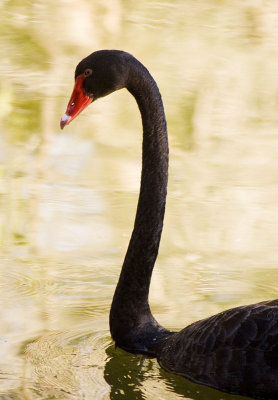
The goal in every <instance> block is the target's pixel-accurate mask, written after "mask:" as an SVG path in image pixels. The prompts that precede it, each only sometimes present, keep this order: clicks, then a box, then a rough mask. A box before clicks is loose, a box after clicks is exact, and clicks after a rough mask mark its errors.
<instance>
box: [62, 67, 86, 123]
mask: <svg viewBox="0 0 278 400" xmlns="http://www.w3.org/2000/svg"><path fill="white" fill-rule="evenodd" d="M84 79H85V75H83V74H82V75H79V76H78V77H77V78H76V79H75V85H74V88H73V92H72V95H71V98H70V101H69V103H68V106H67V110H66V113H65V114H64V115H63V116H62V118H61V121H60V127H61V129H63V128H64V126H65V125H68V124H69V123H70V122H71V121H72V120H73V119H74V118H75V117H76V116H77V115H78V114H79V113H81V111H83V110H84V108H86V107H87V106H88V105H89V104H90V103H91V102H92V101H93V99H92V98H91V97H89V96H87V95H86V93H85V91H84V89H83V87H82V84H83V81H84Z"/></svg>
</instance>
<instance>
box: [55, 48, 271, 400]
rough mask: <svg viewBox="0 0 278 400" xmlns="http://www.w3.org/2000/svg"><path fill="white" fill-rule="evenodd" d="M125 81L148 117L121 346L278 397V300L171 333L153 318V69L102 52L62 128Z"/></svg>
mask: <svg viewBox="0 0 278 400" xmlns="http://www.w3.org/2000/svg"><path fill="white" fill-rule="evenodd" d="M122 88H126V89H127V90H128V91H129V92H130V93H131V94H132V95H133V96H134V97H135V99H136V101H137V104H138V107H139V110H140V113H141V117H142V124H143V156H142V158H143V159H142V175H141V188H140V194H139V201H138V206H137V213H136V218H135V223H134V229H133V232H132V236H131V239H130V242H129V246H128V250H127V253H126V256H125V259H124V263H123V266H122V270H121V274H120V278H119V281H118V284H117V288H116V291H115V294H114V298H113V302H112V306H111V311H110V331H111V335H112V338H113V340H114V341H115V343H116V345H117V346H119V347H121V348H122V349H124V350H126V351H129V352H132V353H142V354H146V355H149V356H153V357H156V358H157V359H158V362H159V364H160V365H161V367H162V368H164V369H165V370H167V371H169V372H173V373H176V374H180V375H183V376H184V377H186V378H188V379H190V380H192V381H194V382H197V383H200V384H203V385H207V386H211V387H214V388H216V389H219V390H222V391H225V392H229V393H234V394H240V395H245V396H249V397H253V398H257V399H275V400H277V399H278V300H274V301H266V302H263V303H258V304H252V305H246V306H242V307H236V308H233V309H230V310H227V311H223V312H221V313H219V314H217V315H214V316H212V317H209V318H206V319H203V320H201V321H198V322H195V323H193V324H191V325H189V326H188V327H187V328H184V329H183V330H182V331H180V332H171V331H169V330H167V329H165V328H163V327H162V326H161V325H159V324H158V322H157V321H156V320H155V318H154V317H153V315H152V313H151V310H150V307H149V303H148V294H149V286H150V280H151V275H152V270H153V267H154V263H155V260H156V257H157V253H158V248H159V242H160V237H161V232H162V227H163V218H164V210H165V201H166V193H167V180H168V137H167V126H166V120H165V115H164V109H163V103H162V99H161V96H160V92H159V90H158V87H157V85H156V83H155V81H154V79H153V78H152V76H151V75H150V73H149V72H148V70H147V69H146V68H145V67H144V66H143V65H142V64H141V63H140V62H139V61H138V60H137V59H136V58H134V57H133V56H132V55H130V54H128V53H126V52H124V51H119V50H101V51H96V52H94V53H92V54H91V55H89V56H88V57H86V58H84V59H83V60H82V61H81V62H80V63H79V64H78V65H77V67H76V71H75V86H74V89H73V93H72V96H71V98H70V101H69V103H68V107H67V110H66V113H65V114H64V116H63V117H62V119H61V123H60V125H61V128H64V126H65V125H67V124H69V123H70V122H71V121H72V120H73V119H74V118H75V117H76V116H77V115H78V114H79V113H80V112H81V111H82V110H83V109H84V108H85V107H86V106H87V105H89V104H90V103H91V102H93V101H94V100H96V99H98V98H100V97H103V96H106V95H108V94H110V93H112V92H114V91H115V90H118V89H122Z"/></svg>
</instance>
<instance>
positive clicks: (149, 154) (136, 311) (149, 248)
mask: <svg viewBox="0 0 278 400" xmlns="http://www.w3.org/2000/svg"><path fill="white" fill-rule="evenodd" d="M127 89H128V90H129V92H130V93H131V94H132V95H133V96H134V97H135V99H136V101H137V104H138V107H139V109H140V112H141V117H142V124H143V155H142V175H141V188H140V195H139V201H138V206H137V213H136V218H135V223H134V229H133V232H132V236H131V239H130V242H129V246H128V250H127V253H126V256H125V260H124V263H123V266H122V271H121V275H120V278H119V282H118V285H117V288H116V291H115V294H114V298H113V303H112V306H111V312H110V330H111V334H112V337H113V339H114V340H115V342H116V344H117V345H119V346H120V347H123V348H126V349H128V350H130V351H144V348H146V347H148V343H147V342H148V341H149V339H150V338H151V337H152V340H156V339H157V337H158V336H159V335H158V336H157V334H156V333H157V331H159V332H161V331H163V332H164V331H165V330H164V329H163V328H161V327H160V326H159V325H158V324H157V322H156V321H155V320H154V318H153V316H152V314H151V312H150V308H149V303H148V295H149V287H150V280H151V275H152V270H153V267H154V263H155V260H156V257H157V253H158V248H159V242H160V237H161V232H162V227H163V218H164V211H165V202H166V193H167V181H168V137H167V126H166V120H165V115H164V109H163V103H162V100H161V96H160V93H159V90H158V87H157V85H156V83H155V81H154V80H153V78H152V77H151V75H150V74H149V72H148V71H147V70H146V69H145V67H143V66H142V64H140V63H139V62H137V61H136V60H134V61H133V63H132V67H131V70H130V74H129V82H128V84H127ZM154 336H155V339H154V338H153V337H154ZM147 337H148V338H147ZM144 342H145V343H144Z"/></svg>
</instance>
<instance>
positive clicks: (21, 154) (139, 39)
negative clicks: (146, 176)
mask: <svg viewBox="0 0 278 400" xmlns="http://www.w3.org/2000/svg"><path fill="white" fill-rule="evenodd" d="M0 11H1V27H0V30H1V35H0V38H1V39H0V41H1V46H0V49H1V50H0V52H1V63H0V71H1V74H0V102H1V107H0V205H1V207H0V246H1V255H0V316H1V324H0V398H1V399H3V400H4V399H5V400H6V399H31V398H32V399H53V398H55V399H56V398H57V399H73V400H79V399H80V400H81V399H92V398H95V399H109V398H110V399H120V398H126V399H142V400H147V399H153V398H159V399H167V400H168V399H180V398H186V399H194V400H195V399H196V400H197V399H198V400H199V399H203V400H220V399H225V400H232V399H235V398H237V399H239V397H235V396H231V395H226V394H222V393H219V392H217V391H214V390H212V389H208V388H203V387H201V386H198V385H195V384H193V383H190V382H188V381H186V380H185V379H183V378H180V377H176V376H174V375H171V374H167V373H166V372H164V371H162V370H161V369H160V368H159V366H158V364H157V362H156V361H155V360H153V359H148V358H146V357H143V356H136V355H131V354H128V353H125V352H124V351H122V350H120V349H115V348H114V345H113V343H112V341H111V338H110V334H109V327H108V315H109V308H110V303H111V298H112V296H113V292H114V288H115V285H116V282H117V278H118V275H119V271H120V267H121V263H122V260H123V257H124V254H125V251H126V248H127V244H128V239H129V236H130V233H131V229H132V225H133V221H134V214H135V209H136V201H137V196H138V189H139V179H140V162H141V122H140V116H139V114H138V110H137V106H136V103H135V101H134V100H133V99H132V98H131V96H130V94H129V93H127V92H125V91H121V92H118V93H115V94H113V95H112V96H110V97H109V98H105V99H102V100H100V101H98V102H96V103H94V104H93V105H92V106H90V107H89V108H88V109H87V110H86V111H85V112H83V114H82V115H80V116H79V117H78V119H76V120H75V121H74V122H73V123H72V124H71V125H70V126H69V127H67V128H66V129H65V130H64V131H63V132H62V133H61V132H60V130H59V121H60V117H61V115H62V114H63V113H64V111H65V107H66V104H67V102H68V99H69V96H70V94H71V90H72V85H73V74H74V68H75V65H76V64H77V62H78V61H79V60H80V59H81V58H82V57H85V56H87V55H88V54H89V53H91V52H92V51H94V50H96V49H101V48H118V49H123V50H126V51H129V52H131V53H132V54H134V55H135V56H136V57H138V58H139V59H140V60H141V61H142V62H143V63H144V64H145V65H146V66H147V67H148V68H149V70H150V71H151V73H152V74H153V76H154V77H155V79H156V81H157V83H158V85H159V87H160V89H161V93H162V97H163V99H164V103H165V109H166V115H167V120H168V128H169V141H170V148H171V151H170V179H169V195H168V202H167V210H166V218H165V225H164V226H165V229H164V232H163V237H162V242H161V247H160V255H159V258H158V262H157V266H156V268H155V271H154V276H153V280H152V286H151V293H150V302H151V308H152V311H153V313H154V314H155V316H156V318H157V319H158V321H159V322H160V323H161V324H162V325H164V326H166V327H168V328H171V329H175V330H179V329H181V328H183V327H184V326H186V325H187V324H189V323H191V322H193V321H196V320H198V319H200V318H203V317H207V316H209V315H211V314H214V313H216V312H219V311H222V310H224V309H226V308H229V307H232V306H237V305H240V304H247V303H252V302H257V301H261V300H264V299H274V298H276V297H277V282H278V272H277V268H276V267H277V247H278V235H277V232H278V214H277V198H278V185H277V181H278V179H277V178H278V173H277V171H278V169H277V160H278V138H277V119H278V117H277V115H278V114H277V110H278V97H277V93H278V73H277V71H278V48H277V43H278V30H277V26H278V5H276V3H275V2H265V3H264V4H262V3H261V2H240V1H233V2H230V1H223V2H218V1H216V0H203V1H198V2H196V1H195V0H194V1H193V0H189V1H187V2H184V1H181V0H180V1H178V0H177V1H172V2H171V3H169V2H166V1H141V2H140V3H139V4H137V2H135V1H129V2H126V1H120V0H113V1H112V0H111V1H109V0H107V1H105V2H103V1H94V2H91V1H87V0H83V1H79V2H78V4H77V2H74V1H72V0H63V1H60V2H58V3H57V2H55V1H54V0H50V1H48V2H47V3H46V2H44V1H28V2H27V1H20V2H19V1H4V2H2V3H1V4H0Z"/></svg>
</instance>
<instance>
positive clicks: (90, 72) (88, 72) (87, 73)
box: [84, 68, 93, 77]
mask: <svg viewBox="0 0 278 400" xmlns="http://www.w3.org/2000/svg"><path fill="white" fill-rule="evenodd" d="M92 73H93V70H92V69H91V68H87V69H85V71H84V76H85V77H87V76H90V75H92Z"/></svg>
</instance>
